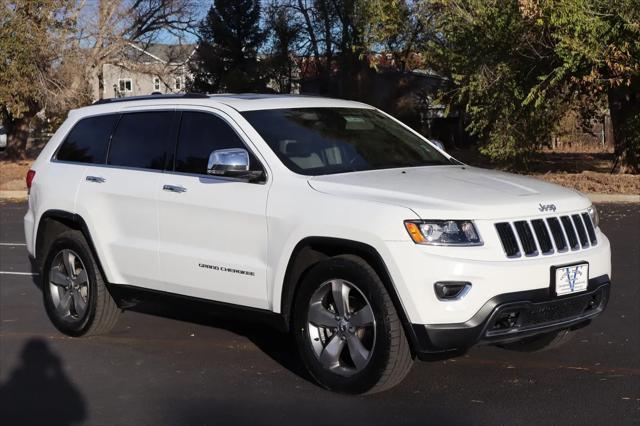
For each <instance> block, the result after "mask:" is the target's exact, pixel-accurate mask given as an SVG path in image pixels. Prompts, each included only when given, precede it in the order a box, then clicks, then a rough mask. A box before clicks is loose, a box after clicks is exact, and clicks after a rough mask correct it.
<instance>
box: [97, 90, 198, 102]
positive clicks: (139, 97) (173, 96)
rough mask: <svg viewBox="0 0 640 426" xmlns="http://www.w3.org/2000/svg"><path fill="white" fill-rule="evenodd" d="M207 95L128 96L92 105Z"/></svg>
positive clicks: (108, 99) (104, 100)
mask: <svg viewBox="0 0 640 426" xmlns="http://www.w3.org/2000/svg"><path fill="white" fill-rule="evenodd" d="M208 97H209V95H207V94H206V93H170V94H167V95H162V94H159V93H158V94H151V95H143V96H128V97H124V98H106V99H100V100H97V101H95V102H94V103H93V104H92V105H101V104H111V103H116V102H129V101H144V100H150V99H205V98H208Z"/></svg>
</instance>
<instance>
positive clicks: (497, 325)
mask: <svg viewBox="0 0 640 426" xmlns="http://www.w3.org/2000/svg"><path fill="white" fill-rule="evenodd" d="M519 317H520V312H518V311H507V312H502V313H501V314H500V316H498V318H497V319H496V320H495V322H494V323H493V327H491V329H492V330H506V329H509V328H514V327H515V326H516V324H517V323H518V318H519Z"/></svg>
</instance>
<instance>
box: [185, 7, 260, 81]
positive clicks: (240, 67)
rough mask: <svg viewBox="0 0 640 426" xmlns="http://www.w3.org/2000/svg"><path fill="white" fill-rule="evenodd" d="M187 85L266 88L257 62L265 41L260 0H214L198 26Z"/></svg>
mask: <svg viewBox="0 0 640 426" xmlns="http://www.w3.org/2000/svg"><path fill="white" fill-rule="evenodd" d="M198 33H199V34H198V35H199V46H198V50H197V52H196V55H195V58H194V60H193V61H192V64H191V72H192V74H193V77H192V81H191V82H190V83H189V89H190V90H192V91H197V92H209V93H220V92H229V93H239V92H258V91H262V90H264V89H265V85H264V79H263V77H262V76H261V73H260V66H259V63H258V49H259V48H260V46H261V45H262V43H263V42H264V39H265V36H264V32H263V31H262V30H261V29H260V1H259V0H215V2H214V4H213V6H211V9H209V12H208V13H207V16H206V18H205V19H204V20H203V21H202V22H201V23H200V27H199V30H198Z"/></svg>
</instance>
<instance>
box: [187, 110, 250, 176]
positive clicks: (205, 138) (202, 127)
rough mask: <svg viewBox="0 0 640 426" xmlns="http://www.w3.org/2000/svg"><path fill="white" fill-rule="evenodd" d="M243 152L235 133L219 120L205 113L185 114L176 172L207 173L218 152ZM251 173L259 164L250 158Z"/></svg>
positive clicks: (242, 145) (240, 142) (243, 146)
mask: <svg viewBox="0 0 640 426" xmlns="http://www.w3.org/2000/svg"><path fill="white" fill-rule="evenodd" d="M227 148H244V149H246V147H245V145H244V144H243V143H242V140H240V138H239V137H238V135H237V134H236V132H235V131H233V129H232V128H231V127H230V126H229V125H228V124H227V123H225V122H224V120H222V119H221V118H219V117H216V116H215V115H212V114H207V113H203V112H183V113H182V120H181V121H180V135H179V137H178V146H177V148H176V167H175V170H176V171H177V172H184V173H198V174H206V173H207V163H208V162H209V154H211V153H212V152H213V151H215V150H217V149H227ZM249 158H250V162H251V169H252V170H258V168H257V167H258V165H257V164H258V163H257V161H256V160H255V159H254V158H253V157H252V156H251V154H249Z"/></svg>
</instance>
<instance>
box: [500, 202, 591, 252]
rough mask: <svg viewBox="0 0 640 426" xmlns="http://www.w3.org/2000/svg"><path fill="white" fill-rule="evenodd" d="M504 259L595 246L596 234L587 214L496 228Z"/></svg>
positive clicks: (549, 218) (516, 223) (532, 220)
mask: <svg viewBox="0 0 640 426" xmlns="http://www.w3.org/2000/svg"><path fill="white" fill-rule="evenodd" d="M495 227H496V230H497V231H498V237H499V238H500V242H501V243H502V248H503V249H504V252H505V253H506V255H507V257H510V258H515V257H520V256H521V255H525V256H527V257H534V256H539V255H541V254H543V255H553V254H554V253H564V252H566V251H568V250H569V249H571V250H581V249H587V248H589V247H591V246H595V245H596V243H597V240H596V230H595V227H594V226H593V222H591V217H590V216H589V214H588V213H586V212H581V213H574V214H571V215H567V216H552V217H547V218H536V219H531V220H517V221H514V222H500V223H496V224H495Z"/></svg>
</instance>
